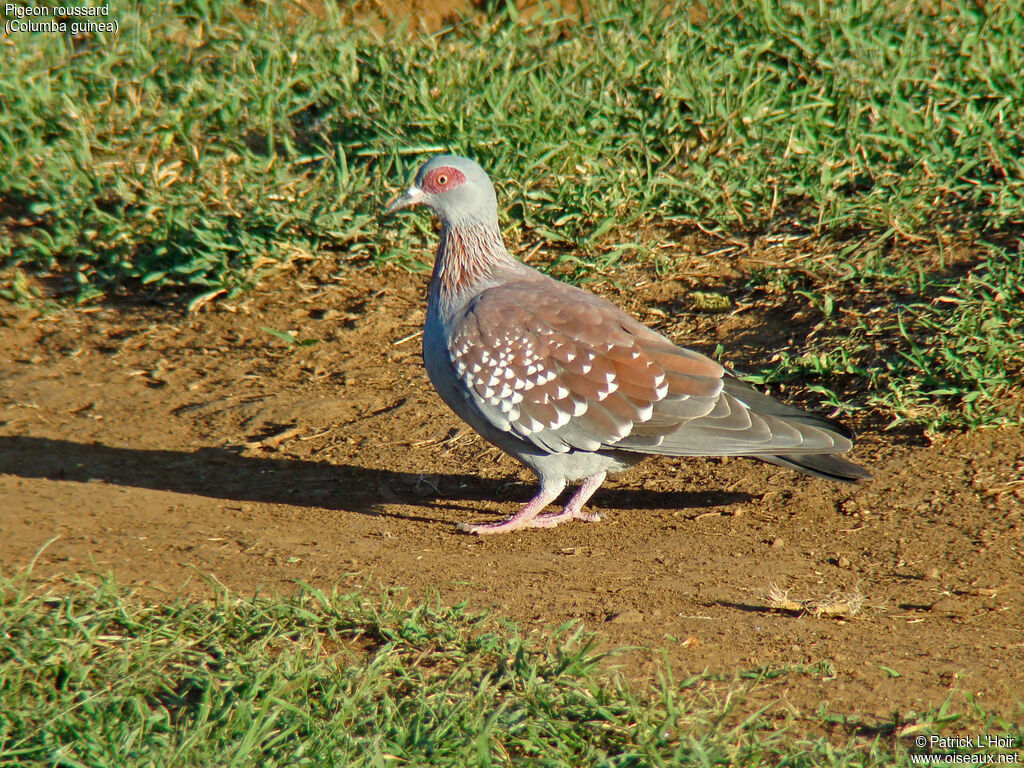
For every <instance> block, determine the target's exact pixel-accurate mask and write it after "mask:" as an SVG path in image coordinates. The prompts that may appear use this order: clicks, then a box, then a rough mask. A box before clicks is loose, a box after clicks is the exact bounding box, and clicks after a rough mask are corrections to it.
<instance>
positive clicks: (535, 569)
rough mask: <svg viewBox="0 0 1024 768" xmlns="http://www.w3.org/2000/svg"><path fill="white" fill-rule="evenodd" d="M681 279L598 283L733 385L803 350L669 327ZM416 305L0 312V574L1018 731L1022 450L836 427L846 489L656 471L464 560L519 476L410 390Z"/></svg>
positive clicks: (273, 283)
mask: <svg viewBox="0 0 1024 768" xmlns="http://www.w3.org/2000/svg"><path fill="white" fill-rule="evenodd" d="M707 264H708V259H696V260H695V261H694V266H693V269H694V270H697V271H698V272H699V271H700V269H705V270H706V269H707V268H708V267H707ZM701 265H704V266H703V267H702V266H701ZM686 274H687V272H686V270H684V269H682V268H681V267H680V269H678V270H674V271H673V270H670V274H668V275H666V276H664V277H658V276H657V275H655V274H654V273H653V272H642V271H638V270H625V271H620V272H617V273H615V274H614V275H611V276H609V277H608V278H605V279H599V280H597V281H596V282H594V283H591V284H590V287H591V288H592V289H594V290H597V291H598V292H600V293H603V294H604V295H606V296H608V297H610V298H611V299H613V300H614V301H617V302H618V303H620V304H622V305H624V306H626V307H627V308H629V309H630V310H631V311H633V312H634V313H635V314H636V315H638V316H639V317H640V318H641V319H642V320H644V321H645V322H648V323H652V324H654V325H655V326H657V327H658V328H659V329H661V330H662V331H664V332H666V333H668V334H669V335H670V336H672V337H673V338H674V339H676V340H677V341H679V342H680V343H683V344H686V345H689V346H693V347H696V348H698V349H701V350H704V351H708V352H710V351H711V350H713V349H714V346H715V344H716V343H717V342H719V341H721V342H723V343H725V344H726V346H727V348H728V349H729V350H731V354H730V355H729V358H730V359H731V360H733V361H735V362H742V361H750V360H764V359H765V358H766V356H767V355H768V354H770V352H771V351H772V350H775V349H779V348H781V347H784V346H787V345H791V344H792V345H795V346H796V347H799V345H800V344H801V343H802V342H803V341H804V340H805V336H806V332H807V329H808V328H809V327H810V326H809V322H808V321H807V319H806V318H803V319H801V318H799V317H792V316H786V315H785V313H784V312H783V311H782V310H781V309H780V308H779V307H775V308H771V307H769V308H763V309H760V308H758V306H756V305H751V306H748V307H747V308H746V309H745V310H744V311H734V312H732V313H728V314H718V315H709V314H702V313H699V312H695V311H691V310H689V309H687V307H688V302H687V298H686V297H687V292H688V291H689V290H691V289H692V288H693V287H694V286H695V285H704V284H706V282H707V280H708V278H707V276H704V277H700V276H698V277H695V278H693V279H692V280H691V279H690V278H687V277H685V275H686ZM694 274H695V273H694ZM426 282H427V278H426V276H425V275H416V274H409V273H406V272H402V271H399V270H397V269H385V270H377V269H374V268H372V267H369V266H364V267H363V268H361V269H350V268H340V267H339V266H338V265H337V264H328V263H325V262H319V263H307V264H305V265H304V266H300V267H299V268H297V269H295V270H292V271H289V272H284V273H282V274H280V275H278V276H277V277H274V278H272V279H270V280H268V281H265V282H264V283H263V284H262V285H261V287H260V288H259V289H258V290H256V291H254V292H251V293H248V294H246V295H244V296H243V297H241V298H240V299H238V300H233V301H227V302H222V303H220V304H217V305H213V306H208V307H206V308H204V309H203V310H202V311H201V312H200V313H198V314H196V315H185V314H183V313H182V312H181V311H180V310H177V309H173V308H168V307H166V306H164V307H160V306H152V305H150V306H142V305H134V306H133V305H128V304H108V305H104V306H99V307H89V308H84V309H68V310H64V311H59V312H56V313H53V314H49V315H45V314H40V313H39V312H38V311H37V310H33V309H25V308H21V307H16V306H14V305H11V304H0V565H2V569H3V571H4V572H5V573H8V574H10V573H13V572H15V571H18V570H19V569H23V568H24V567H25V566H26V565H27V564H28V563H29V562H30V561H31V560H32V558H33V556H35V555H36V553H38V552H40V550H41V548H43V547H44V545H45V544H46V543H47V542H48V541H50V540H51V539H54V537H56V539H55V540H54V541H52V543H50V544H49V545H48V546H46V547H45V549H42V552H41V554H40V555H39V559H38V562H37V564H36V566H35V572H34V573H35V575H36V576H37V577H39V578H46V577H50V576H54V575H62V574H63V575H70V574H73V573H79V572H83V571H84V572H94V573H95V572H112V573H113V574H114V575H115V576H116V577H117V578H118V580H119V581H121V582H122V583H130V584H134V585H138V586H140V587H142V588H144V590H146V591H149V592H150V593H154V591H159V590H170V591H176V590H178V589H180V588H181V586H182V585H183V584H184V583H186V582H188V585H187V586H186V587H185V589H186V590H187V591H190V592H192V593H196V594H198V593H202V592H203V590H204V589H205V587H204V585H203V583H202V580H201V579H199V578H197V574H212V575H214V576H215V577H216V578H217V579H219V580H220V581H221V582H223V583H224V584H225V585H227V586H228V587H230V588H232V589H234V590H238V591H240V592H242V593H244V594H251V593H254V592H256V591H257V590H264V591H267V590H270V591H281V592H288V591H290V590H294V589H296V588H297V587H296V582H298V581H304V582H308V583H311V584H313V585H317V586H322V587H328V588H329V587H332V586H334V585H340V586H342V587H348V586H349V585H352V586H356V585H360V584H370V585H374V586H378V585H384V586H387V587H401V588H406V589H408V590H409V594H410V597H411V598H413V599H417V598H419V597H422V596H423V595H424V594H426V593H431V592H433V593H436V594H438V595H439V596H440V598H441V599H442V600H443V601H445V602H449V603H451V602H456V601H461V600H469V601H470V603H471V605H472V606H473V607H478V608H485V607H490V606H493V607H494V608H495V609H496V610H497V611H498V612H499V613H501V614H503V615H507V616H509V617H511V618H513V619H515V620H517V621H518V622H520V623H521V624H522V626H523V627H524V628H525V629H527V630H528V631H529V630H532V631H536V632H540V631H543V628H544V627H546V626H551V625H558V624H561V623H563V622H565V621H567V620H573V619H575V620H578V621H580V622H582V624H583V625H584V626H585V627H586V628H588V629H592V630H597V631H598V632H599V633H600V636H601V638H602V640H603V642H605V643H607V644H608V645H611V646H618V645H629V646H637V647H638V648H639V650H634V651H632V652H630V653H627V654H625V655H623V656H620V657H618V659H617V663H618V664H619V665H620V666H621V667H622V668H623V669H624V670H625V672H626V673H627V674H628V675H630V676H631V677H634V678H637V679H644V678H645V677H646V676H648V675H652V674H655V673H656V671H657V670H658V669H659V668H660V665H661V655H660V653H661V652H660V649H663V648H664V649H667V658H668V660H669V661H670V662H671V664H672V666H673V670H674V673H675V674H676V675H677V676H680V677H681V676H683V675H684V674H686V673H694V672H701V671H703V670H712V671H716V672H723V673H726V674H730V673H733V672H736V671H739V670H747V669H753V668H759V667H763V666H778V665H806V666H807V667H808V669H807V671H805V672H800V673H796V674H790V675H787V676H785V677H784V678H783V679H782V680H783V682H782V684H781V685H780V686H779V687H778V688H777V689H776V691H775V693H776V694H777V695H778V696H779V698H780V699H781V702H782V704H783V706H792V707H793V708H794V709H795V710H797V711H801V712H813V711H814V710H815V709H817V707H818V705H819V704H821V703H824V704H825V705H826V706H827V707H828V708H829V709H830V710H831V711H834V712H840V713H856V714H857V715H859V716H867V717H868V718H870V717H873V716H874V717H878V718H891V717H892V716H893V713H894V712H898V713H906V712H907V711H908V710H913V711H921V710H922V709H924V708H926V707H929V706H938V705H940V704H941V703H942V702H943V701H944V700H945V699H946V698H947V697H948V696H950V695H951V694H952V696H953V700H954V702H955V703H956V705H957V707H958V708H960V707H963V706H965V702H966V699H965V697H968V696H973V697H976V699H977V700H978V701H979V702H980V703H981V705H982V706H983V707H984V708H986V709H987V710H990V711H994V712H997V713H1004V714H1010V715H1012V714H1014V713H1016V715H1018V716H1019V709H1018V702H1019V701H1020V699H1021V692H1022V691H1024V634H1022V627H1024V601H1022V598H1021V595H1022V593H1024V584H1022V582H1024V576H1022V571H1024V568H1022V566H1024V558H1022V544H1024V542H1022V536H1024V521H1022V509H1024V504H1022V497H1024V483H1022V480H1021V478H1022V469H1024V438H1022V436H1021V433H1020V431H1019V430H1014V429H992V430H981V431H977V432H975V433H973V434H951V435H946V436H943V437H941V439H939V440H937V441H936V442H931V443H930V442H929V441H927V440H925V439H923V438H920V437H917V438H914V437H910V436H907V435H902V436H901V435H897V434H892V433H885V432H882V431H879V430H878V429H872V428H866V429H865V425H864V424H860V425H857V424H856V423H855V426H861V428H862V431H863V434H862V438H861V440H860V442H859V443H858V446H857V448H856V450H855V454H854V457H855V458H856V459H857V460H859V461H861V462H862V463H864V464H866V465H867V466H868V467H870V469H871V470H872V471H873V472H874V473H875V479H874V480H873V481H871V482H870V483H869V484H868V485H866V486H865V487H863V488H850V487H840V486H836V485H832V484H829V483H826V482H823V481H819V480H815V479H811V478H807V477H803V476H799V475H797V474H795V473H792V472H788V471H785V470H782V469H778V468H775V467H771V466H768V465H764V464H760V463H757V462H754V461H750V460H743V459H733V460H720V459H706V460H704V459H693V460H651V461H648V462H647V463H644V464H642V465H641V466H639V467H637V468H635V469H633V470H631V471H630V472H629V473H627V474H625V475H622V476H620V477H619V478H616V479H614V480H612V481H610V482H608V483H607V484H606V485H605V487H604V488H603V489H602V490H601V491H599V492H598V494H597V495H596V497H595V499H594V502H593V504H592V506H594V507H596V508H598V509H600V510H601V511H603V512H604V513H605V518H606V519H605V520H604V521H602V522H600V523H596V524H585V523H574V524H569V525H563V526H561V527H559V528H557V529H555V530H551V531H528V532H523V533H517V534H512V535H505V536H497V537H492V538H475V537H470V536H466V535H462V534H459V533H457V532H456V531H455V524H456V523H458V522H460V521H463V520H473V521H478V520H487V519H493V518H497V517H499V516H503V515H506V514H509V513H511V512H512V511H513V510H514V509H516V508H517V505H518V504H520V503H521V502H522V501H524V500H525V499H526V498H528V497H529V496H530V495H531V494H532V493H533V486H532V480H531V478H530V477H529V476H528V475H527V473H525V472H524V471H520V470H519V468H518V465H517V464H515V463H514V462H513V461H512V460H510V459H508V458H506V457H504V456H503V455H501V454H500V453H499V452H497V451H496V450H495V449H493V448H490V447H489V446H488V445H487V444H486V443H484V442H483V441H482V440H480V439H479V438H478V437H477V436H476V435H475V434H473V433H472V432H471V431H469V430H468V428H465V427H463V426H462V424H461V422H459V421H458V420H457V418H456V417H455V416H454V415H452V414H451V413H449V412H448V411H447V410H446V409H445V407H444V406H443V405H442V403H441V402H440V400H439V398H438V397H437V396H436V395H435V394H434V393H433V391H432V390H431V388H430V385H429V382H428V381H427V379H426V376H425V374H424V372H423V369H422V366H421V363H420V359H419V354H420V348H419V337H418V335H417V334H418V331H419V328H420V324H421V322H422V320H423V316H424V292H425V287H426ZM266 329H271V330H275V331H280V332H288V333H291V334H293V335H294V337H295V338H296V339H298V340H299V343H292V344H289V343H288V342H286V341H283V340H282V339H280V338H279V337H277V336H275V335H272V334H271V333H268V331H267V330H266ZM303 340H316V343H306V344H304V343H302V341H303ZM789 394H790V395H794V394H795V393H789ZM773 584H774V585H777V586H778V587H779V588H781V589H783V590H788V591H789V597H790V598H791V599H792V600H794V601H797V602H799V601H801V600H824V599H827V598H829V597H830V596H831V595H834V594H836V593H852V592H856V591H858V590H859V592H860V594H861V595H862V596H863V599H864V606H863V608H862V610H861V611H860V612H859V613H858V614H856V615H854V616H846V617H829V616H827V615H816V614H815V613H814V612H812V611H785V610H778V609H774V608H773V607H772V604H771V601H770V600H769V599H768V597H767V595H768V592H769V590H770V588H771V585H773ZM897 675H898V676H897Z"/></svg>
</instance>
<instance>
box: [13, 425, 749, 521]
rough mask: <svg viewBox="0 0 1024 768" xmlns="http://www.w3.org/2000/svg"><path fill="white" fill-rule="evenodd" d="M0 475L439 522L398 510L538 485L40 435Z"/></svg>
mask: <svg viewBox="0 0 1024 768" xmlns="http://www.w3.org/2000/svg"><path fill="white" fill-rule="evenodd" d="M0 473H5V474H10V475H14V476H16V477H22V478H45V479H48V480H57V481H69V482H79V483H96V482H99V483H105V484H108V485H114V486H122V487H129V488H147V489H151V490H160V491H172V492H174V493H184V494H191V495H197V496H207V497H210V498H215V499H222V500H232V501H239V502H265V503H272V504H290V505H294V506H304V507H317V508H322V509H334V510H345V511H351V512H357V513H360V514H366V515H371V516H375V517H396V518H402V519H406V520H415V521H421V522H442V520H441V518H437V517H427V516H424V515H422V514H416V513H411V512H409V511H407V510H402V511H399V510H396V509H394V508H393V507H392V505H404V506H407V507H416V508H420V509H423V508H424V507H433V508H450V509H462V510H465V508H466V505H467V502H481V501H483V502H494V501H505V500H512V499H513V498H515V499H517V500H521V501H525V500H526V499H527V498H529V497H530V496H531V495H532V494H533V493H534V492H535V487H534V486H532V485H530V484H527V483H518V482H513V483H509V482H507V481H505V480H497V479H490V478H481V477H479V476H477V475H472V474H435V473H429V474H428V473H416V472H396V471H392V470H388V469H380V468H377V467H362V466H358V465H355V464H333V463H329V462H326V461H310V460H305V459H283V458H263V457H252V456H244V455H241V454H240V453H238V452H236V451H234V450H230V449H227V448H216V447H204V448H197V449H196V450H194V451H178V450H160V449H139V448H120V447H115V446H109V445H102V444H99V443H76V442H72V441H69V440H55V439H50V438H41V437H25V436H0ZM750 498H751V496H750V495H749V494H746V493H737V492H719V493H715V492H713V491H712V492H708V491H703V492H700V493H697V492H688V491H669V492H652V491H647V490H644V489H642V488H640V489H635V490H634V489H629V488H609V489H602V491H600V492H599V495H598V497H597V500H598V501H599V506H601V507H609V508H615V509H630V508H643V507H651V508H659V509H682V508H691V507H698V508H706V507H710V506H717V505H722V504H731V503H738V502H742V501H748V500H750Z"/></svg>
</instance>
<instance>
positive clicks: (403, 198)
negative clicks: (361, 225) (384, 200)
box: [384, 184, 423, 216]
mask: <svg viewBox="0 0 1024 768" xmlns="http://www.w3.org/2000/svg"><path fill="white" fill-rule="evenodd" d="M422 197H423V190H422V189H420V188H419V187H417V186H416V185H415V184H414V185H413V186H411V187H409V188H408V189H407V190H405V192H403V193H402V194H401V195H399V196H398V197H396V198H395V199H394V200H392V201H391V204H390V205H388V207H387V208H385V209H384V215H385V216H390V215H391V214H393V213H395V211H400V210H402V209H403V208H409V207H410V206H413V205H418V204H419V203H420V202H421V198H422Z"/></svg>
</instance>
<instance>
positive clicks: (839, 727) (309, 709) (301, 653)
mask: <svg viewBox="0 0 1024 768" xmlns="http://www.w3.org/2000/svg"><path fill="white" fill-rule="evenodd" d="M28 577H29V574H26V573H22V574H20V575H17V576H15V577H13V578H10V577H9V578H3V579H0V766H14V765H17V766H21V767H22V768H29V767H30V766H32V767H34V766H40V767H41V766H60V767H61V768H81V767H82V766H90V767H92V766H118V768H131V767H132V766H144V765H146V766H149V765H168V766H176V767H178V766H182V767H183V766H211V765H218V766H238V765H254V766H255V765H258V766H275V765H287V766H305V765H309V766H330V765H337V766H395V765H417V766H424V765H450V766H489V765H542V766H550V767H554V766H581V765H586V766H638V767H639V766H688V765H694V766H709V765H738V766H759V765H765V764H779V765H795V766H818V765H822V766H826V765H827V766H873V765H878V766H882V765H891V764H893V763H894V761H905V760H906V756H907V749H908V748H913V745H912V741H910V739H911V737H913V736H916V735H920V734H924V733H950V732H953V731H952V730H951V729H956V728H967V729H969V731H970V732H971V733H974V734H982V733H988V732H991V733H998V734H1003V735H1006V734H1011V735H1015V737H1016V739H1017V743H1020V738H1021V737H1022V736H1024V733H1022V732H1021V731H1020V729H1019V728H1017V729H1016V730H1014V727H1013V726H1011V725H1010V724H1008V723H1006V722H1004V721H1001V720H998V719H995V718H992V717H986V716H985V715H984V714H983V713H980V712H971V713H969V714H964V715H955V714H952V713H950V712H948V711H946V710H945V708H943V709H942V710H939V711H935V712H930V713H922V714H918V715H915V716H912V717H911V718H910V719H909V720H908V719H906V718H905V717H904V719H902V720H900V721H898V722H897V721H893V722H891V723H873V724H865V723H856V722H847V721H844V720H843V719H842V718H835V717H834V716H831V715H829V714H828V713H826V712H824V711H821V712H818V713H817V714H812V715H810V716H809V721H799V720H797V719H795V718H794V716H793V714H792V712H791V711H790V710H788V709H783V710H779V711H775V712H771V711H768V710H771V709H772V708H771V707H770V702H771V701H774V700H777V696H775V695H773V691H772V686H773V685H778V684H780V683H784V682H785V679H786V675H798V674H815V670H803V671H800V670H794V671H789V672H784V671H781V670H777V671H768V670H761V671H758V672H753V673H749V674H744V675H740V676H738V677H737V678H736V679H735V680H733V681H722V680H716V679H715V678H714V677H713V676H711V675H700V676H696V677H692V678H689V679H687V680H683V681H679V682H677V681H673V680H672V679H671V678H670V677H667V676H666V677H665V679H664V680H663V681H662V684H661V686H660V688H658V689H656V690H652V691H649V692H638V691H637V690H636V689H634V688H630V687H629V686H627V685H626V684H624V683H622V682H621V681H618V680H617V679H615V678H613V677H611V676H610V675H609V674H608V673H607V672H606V671H603V667H602V662H603V656H602V654H600V653H598V652H596V651H595V649H594V647H593V645H592V642H593V638H592V637H589V636H587V635H583V634H580V633H579V632H574V631H571V630H570V629H569V628H567V627H562V628H560V629H556V630H550V631H549V632H548V633H547V635H546V637H544V638H543V639H541V640H528V639H525V638H524V637H523V636H522V635H521V634H520V633H519V631H518V630H517V629H516V628H515V627H514V626H511V625H508V624H499V623H498V622H496V621H495V620H494V619H492V618H489V617H487V616H485V615H482V614H473V613H470V612H468V611H467V610H466V608H465V606H455V607H443V606H441V605H439V604H437V603H436V602H434V601H427V602H425V603H423V604H421V605H419V606H416V607H413V608H410V607H407V606H405V605H404V604H403V603H402V602H401V601H400V600H397V599H394V598H389V597H386V596H383V597H376V598H374V599H372V600H371V599H370V598H369V597H368V596H367V595H366V594H359V593H357V594H339V593H325V592H322V591H319V590H316V589H311V588H305V589H304V590H302V591H301V592H300V593H299V594H297V595H295V596H294V597H290V598H283V599H281V598H267V597H251V598H242V597H239V596H237V595H232V594H230V593H228V592H227V591H225V590H224V589H222V588H220V587H219V586H217V585H216V584H212V583H211V584H210V587H211V589H212V591H213V593H214V597H213V599H211V600H207V601H187V600H184V599H181V598H179V599H175V600H171V601H169V602H164V603H161V604H152V603H149V602H147V601H144V600H142V599H141V598H139V597H137V596H133V595H132V594H130V593H129V592H127V591H126V590H124V589H121V588H119V587H117V586H116V585H115V584H113V583H112V582H110V581H109V580H99V581H97V582H95V583H94V584H90V583H88V582H85V581H77V582H71V583H64V584H51V585H49V586H47V585H45V584H44V585H39V584H36V585H35V586H30V580H29V578H28ZM821 672H822V674H827V673H828V672H829V670H828V668H827V665H825V667H823V668H822V670H821ZM751 699H754V700H757V699H760V700H767V701H768V702H769V704H768V705H755V704H752V703H751V702H750V700H751ZM866 725H867V726H868V728H867V730H865V726H866ZM823 733H828V734H830V735H829V736H825V735H821V734H823ZM858 733H860V734H861V735H858ZM801 734H803V735H801ZM815 734H817V735H815ZM864 734H867V735H864ZM901 735H902V738H901Z"/></svg>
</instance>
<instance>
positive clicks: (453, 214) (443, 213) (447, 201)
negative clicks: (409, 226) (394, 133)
mask: <svg viewBox="0 0 1024 768" xmlns="http://www.w3.org/2000/svg"><path fill="white" fill-rule="evenodd" d="M414 205H425V206H427V207H428V208H430V210H432V211H433V212H434V213H435V214H437V217H438V218H439V219H441V221H442V222H443V223H445V224H449V225H453V226H457V227H458V226H473V227H479V226H481V225H483V226H494V227H495V228H496V227H497V225H498V201H497V198H496V197H495V195H494V187H493V186H492V185H491V180H490V179H489V178H488V177H487V174H486V173H484V169H483V168H481V167H480V166H479V165H477V164H476V163H475V162H473V161H472V160H470V159H469V158H467V157H459V156H458V155H438V156H437V157H432V158H431V159H430V160H428V161H427V162H426V163H424V164H423V167H422V168H420V170H419V173H417V174H416V181H414V182H413V185H412V186H411V187H409V189H407V190H406V191H405V192H404V193H403V194H402V195H400V196H399V197H398V198H396V199H395V200H394V201H393V202H392V203H391V204H390V205H389V206H388V207H387V210H386V211H385V213H386V215H388V216H390V215H391V214H393V213H394V212H395V211H398V210H401V209H402V208H409V207H411V206H414Z"/></svg>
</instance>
